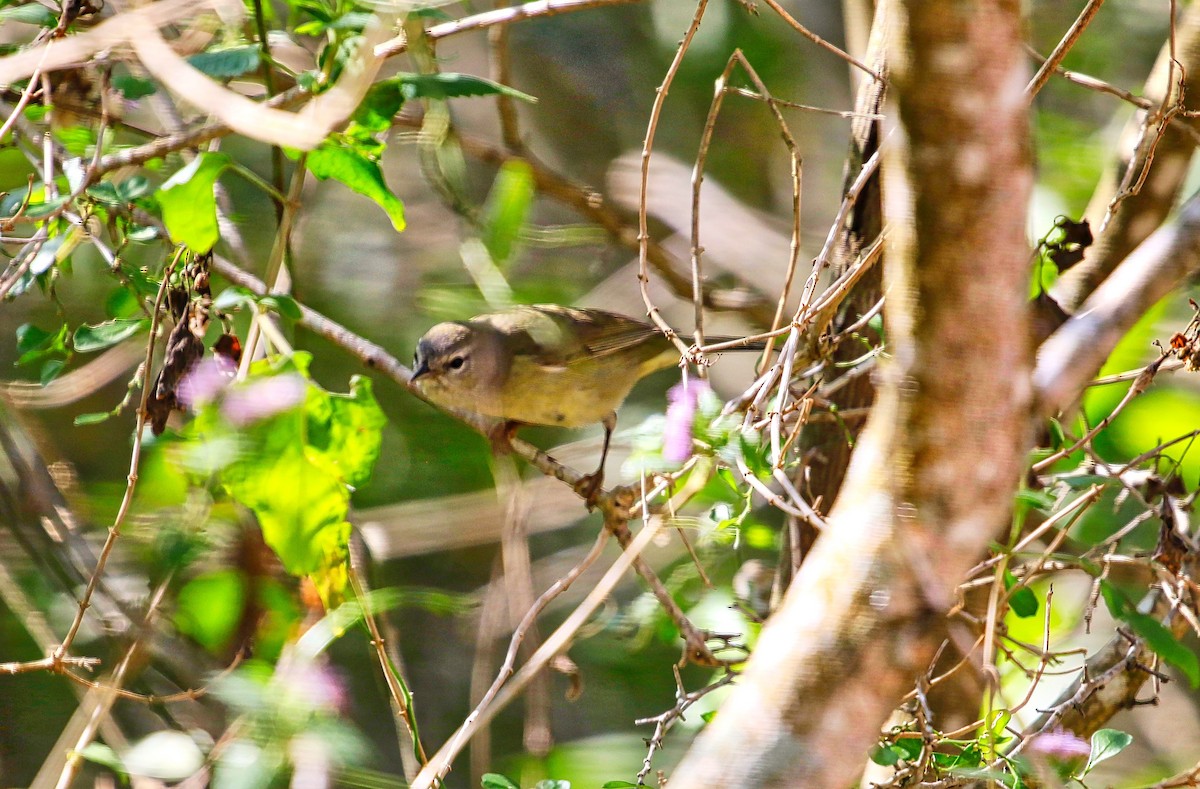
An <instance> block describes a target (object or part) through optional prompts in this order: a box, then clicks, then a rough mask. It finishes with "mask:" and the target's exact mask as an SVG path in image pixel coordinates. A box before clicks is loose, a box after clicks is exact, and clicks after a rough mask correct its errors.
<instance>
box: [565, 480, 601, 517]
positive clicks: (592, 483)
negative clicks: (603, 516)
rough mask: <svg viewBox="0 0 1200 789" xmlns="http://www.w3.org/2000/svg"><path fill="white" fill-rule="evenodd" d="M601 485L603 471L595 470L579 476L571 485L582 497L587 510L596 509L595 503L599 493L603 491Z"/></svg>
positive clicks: (597, 500) (598, 499)
mask: <svg viewBox="0 0 1200 789" xmlns="http://www.w3.org/2000/svg"><path fill="white" fill-rule="evenodd" d="M603 485H604V472H603V471H597V472H594V473H592V474H588V475H587V476H584V477H581V478H580V479H579V481H578V482H576V483H575V484H574V485H573V486H572V487H573V488H574V489H575V492H576V493H578V494H579V495H580V496H582V497H583V502H584V504H586V505H587V509H588V512H591V511H592V510H594V509H596V504H597V503H598V502H599V501H600V494H601V493H603V492H604V487H603Z"/></svg>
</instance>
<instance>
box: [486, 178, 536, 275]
mask: <svg viewBox="0 0 1200 789" xmlns="http://www.w3.org/2000/svg"><path fill="white" fill-rule="evenodd" d="M534 194H535V189H534V184H533V168H531V167H530V166H529V163H528V162H525V161H523V160H521V159H510V160H509V161H507V162H505V163H504V164H503V165H502V166H501V167H500V170H499V172H497V173H496V180H495V182H493V184H492V191H491V193H490V194H488V199H487V203H486V204H485V205H484V209H483V244H484V246H486V247H487V251H488V253H489V254H490V255H491V256H492V260H493V261H495V262H496V263H497V264H499V265H502V264H504V263H505V262H506V261H507V260H508V258H509V255H511V254H512V250H513V246H514V245H515V244H516V242H517V238H518V237H519V236H520V234H521V230H522V229H524V227H525V221H526V219H527V218H528V216H529V210H530V209H531V208H532V207H533V196H534Z"/></svg>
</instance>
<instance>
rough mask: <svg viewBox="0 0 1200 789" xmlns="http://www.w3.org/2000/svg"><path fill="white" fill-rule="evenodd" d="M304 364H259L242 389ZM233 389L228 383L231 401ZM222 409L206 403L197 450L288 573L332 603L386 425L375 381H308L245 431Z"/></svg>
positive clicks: (299, 358) (300, 360)
mask: <svg viewBox="0 0 1200 789" xmlns="http://www.w3.org/2000/svg"><path fill="white" fill-rule="evenodd" d="M306 366H307V357H306V356H304V355H302V354H296V355H295V356H294V357H292V359H291V360H288V361H286V362H285V363H282V364H280V363H279V362H274V363H267V362H260V363H256V365H255V366H254V367H252V375H251V377H250V378H249V379H248V380H247V381H246V382H245V383H244V384H241V385H239V386H240V387H241V388H249V387H253V386H257V385H262V384H264V383H266V382H267V379H270V378H272V377H277V376H282V375H290V376H298V375H301V374H304V373H305V368H306ZM264 371H267V372H266V374H263V373H264ZM304 377H305V378H307V375H305V376H304ZM237 391H238V389H237V388H231V389H230V390H228V391H227V394H226V397H225V402H228V401H229V398H230V397H231V396H232V395H233V394H235V393H236V392H237ZM220 408H221V406H220V405H219V404H214V405H212V406H210V407H208V408H206V409H205V410H203V411H202V412H201V413H199V414H197V418H196V419H195V420H194V421H193V422H192V424H191V425H190V426H189V432H188V435H189V436H190V437H191V438H193V439H195V440H196V451H197V452H205V451H207V452H209V453H210V455H211V454H212V453H216V454H215V455H213V456H214V457H217V458H218V459H219V460H220V462H219V463H218V464H217V466H216V469H215V470H216V471H217V473H218V475H219V476H218V478H219V480H220V482H221V484H222V485H223V487H224V488H225V490H226V491H227V492H228V493H229V495H230V496H231V497H233V498H234V499H236V500H237V501H239V502H241V503H242V504H243V505H245V506H246V507H248V508H250V509H251V510H252V511H253V512H254V514H255V515H256V516H257V517H258V521H259V525H260V526H261V528H262V533H263V538H264V539H265V540H266V542H267V544H268V545H270V546H271V548H272V549H273V550H274V551H275V553H276V554H278V555H279V558H280V560H281V561H282V562H283V565H284V567H285V568H286V569H287V571H288V572H289V573H292V574H293V575H305V576H310V577H312V579H313V581H314V583H316V584H317V587H318V590H319V591H320V592H321V594H322V597H323V599H325V600H326V603H327V604H329V603H331V601H335V600H336V599H337V598H339V597H340V595H341V591H342V589H343V588H344V585H345V582H346V567H345V560H346V555H347V544H348V542H349V539H350V524H349V523H348V522H347V520H346V517H347V514H348V512H349V506H350V493H351V492H352V491H353V489H354V488H356V487H358V486H360V485H362V484H363V483H365V482H366V481H367V480H368V479H369V477H370V473H371V466H372V465H373V464H374V462H375V459H376V458H377V457H378V456H379V447H380V443H381V440H382V428H383V425H384V424H385V419H384V416H383V412H382V411H381V410H380V409H379V406H378V404H377V403H376V402H375V399H374V397H373V396H372V395H371V388H370V383H369V381H367V380H366V379H359V378H355V379H352V380H351V385H350V393H349V394H346V395H339V394H333V393H330V392H326V391H325V390H323V389H321V388H320V387H318V386H316V385H315V384H313V383H311V381H310V382H308V383H307V384H306V389H305V400H304V402H303V403H302V404H300V405H298V406H296V407H293V408H290V409H288V410H286V411H283V412H281V413H277V414H274V415H272V416H269V417H266V418H263V419H259V420H257V421H254V422H251V423H249V424H247V425H244V426H242V427H241V428H240V429H235V428H233V427H232V425H230V424H228V423H226V422H225V421H224V418H223V417H222V416H221V412H220Z"/></svg>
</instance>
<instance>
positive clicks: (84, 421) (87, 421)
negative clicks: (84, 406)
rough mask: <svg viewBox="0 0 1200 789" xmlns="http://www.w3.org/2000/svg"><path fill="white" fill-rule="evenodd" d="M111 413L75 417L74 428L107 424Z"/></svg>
mask: <svg viewBox="0 0 1200 789" xmlns="http://www.w3.org/2000/svg"><path fill="white" fill-rule="evenodd" d="M112 417H113V412H112V411H97V412H95V413H91V414H79V415H78V416H76V417H75V426H76V427H82V426H84V425H98V424H100V423H101V422H107V421H108V420H109V419H112Z"/></svg>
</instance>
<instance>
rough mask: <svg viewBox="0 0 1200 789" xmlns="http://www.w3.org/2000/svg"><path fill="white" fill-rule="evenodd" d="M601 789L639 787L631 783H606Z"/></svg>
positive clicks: (631, 788)
mask: <svg viewBox="0 0 1200 789" xmlns="http://www.w3.org/2000/svg"><path fill="white" fill-rule="evenodd" d="M600 789H638V785H637V784H631V783H629V781H606V782H605V783H604V785H603V786H601V787H600Z"/></svg>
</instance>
